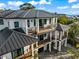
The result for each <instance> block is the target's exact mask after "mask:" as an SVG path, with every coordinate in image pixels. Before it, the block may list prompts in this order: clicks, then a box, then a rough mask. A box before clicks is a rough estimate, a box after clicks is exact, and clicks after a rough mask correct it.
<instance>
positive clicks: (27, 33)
mask: <svg viewBox="0 0 79 59" xmlns="http://www.w3.org/2000/svg"><path fill="white" fill-rule="evenodd" d="M25 23H26V27H25V29H26V34H28V25H27V20H25Z"/></svg>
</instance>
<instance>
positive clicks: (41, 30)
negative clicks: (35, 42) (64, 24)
mask: <svg viewBox="0 0 79 59" xmlns="http://www.w3.org/2000/svg"><path fill="white" fill-rule="evenodd" d="M50 31H53V29H52V25H51V24H49V25H46V26H39V31H38V30H37V27H35V28H29V29H28V33H29V34H30V35H33V34H37V35H40V34H42V33H45V32H50Z"/></svg>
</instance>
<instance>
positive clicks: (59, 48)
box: [58, 41, 61, 51]
mask: <svg viewBox="0 0 79 59" xmlns="http://www.w3.org/2000/svg"><path fill="white" fill-rule="evenodd" d="M58 51H61V41H59V47H58Z"/></svg>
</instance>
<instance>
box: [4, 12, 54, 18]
mask: <svg viewBox="0 0 79 59" xmlns="http://www.w3.org/2000/svg"><path fill="white" fill-rule="evenodd" d="M50 17H54V15H53V14H52V13H50V12H47V11H44V10H16V11H15V12H13V13H11V14H9V15H8V16H6V17H5V18H8V19H10V18H11V19H16V18H20V19H21V18H50Z"/></svg>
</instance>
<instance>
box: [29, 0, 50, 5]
mask: <svg viewBox="0 0 79 59" xmlns="http://www.w3.org/2000/svg"><path fill="white" fill-rule="evenodd" d="M29 3H31V4H33V5H35V4H51V0H49V1H46V0H40V1H39V2H36V1H34V0H32V1H29Z"/></svg>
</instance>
